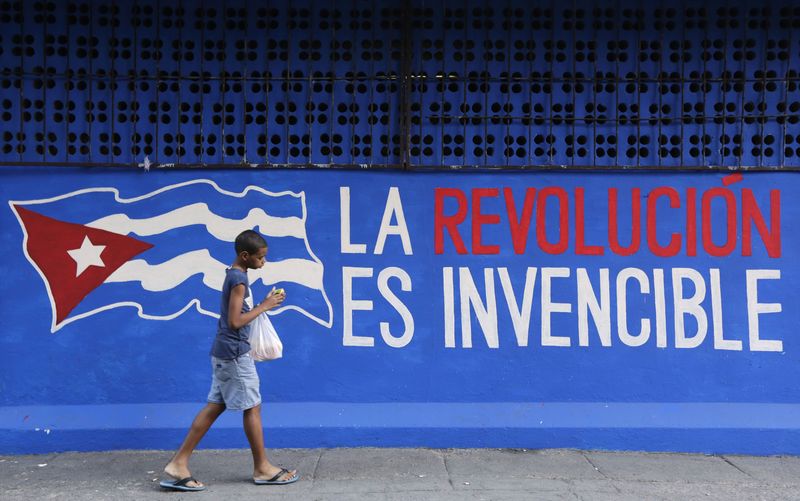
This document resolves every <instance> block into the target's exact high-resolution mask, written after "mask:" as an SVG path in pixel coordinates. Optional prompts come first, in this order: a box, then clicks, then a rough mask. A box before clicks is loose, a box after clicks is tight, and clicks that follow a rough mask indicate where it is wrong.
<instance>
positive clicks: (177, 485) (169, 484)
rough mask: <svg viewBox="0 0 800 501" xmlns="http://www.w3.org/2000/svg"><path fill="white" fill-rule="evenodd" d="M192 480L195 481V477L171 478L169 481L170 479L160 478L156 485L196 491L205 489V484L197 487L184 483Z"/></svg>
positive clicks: (174, 489) (175, 489)
mask: <svg viewBox="0 0 800 501" xmlns="http://www.w3.org/2000/svg"><path fill="white" fill-rule="evenodd" d="M192 481H194V482H197V479H195V478H194V477H186V478H182V479H180V480H172V481H170V480H162V481H161V482H159V484H158V485H160V486H161V487H163V488H165V489H172V490H173V491H187V492H196V491H204V490H206V486H205V485H201V486H199V487H189V486H188V485H186V484H188V483H189V482H192Z"/></svg>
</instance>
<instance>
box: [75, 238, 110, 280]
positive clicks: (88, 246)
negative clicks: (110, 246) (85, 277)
mask: <svg viewBox="0 0 800 501" xmlns="http://www.w3.org/2000/svg"><path fill="white" fill-rule="evenodd" d="M105 248H106V246H105V245H94V244H93V243H92V241H91V240H89V237H88V236H86V237H83V243H82V244H81V248H80V249H72V250H68V251H67V253H68V254H69V256H70V257H71V258H72V259H74V260H75V264H77V265H78V269H77V271H76V272H75V276H76V277H79V276H80V275H81V273H83V272H84V271H86V268H88V267H89V266H100V267H104V266H105V265H106V264H105V263H104V262H103V260H102V259H101V258H100V254H102V253H103V249H105Z"/></svg>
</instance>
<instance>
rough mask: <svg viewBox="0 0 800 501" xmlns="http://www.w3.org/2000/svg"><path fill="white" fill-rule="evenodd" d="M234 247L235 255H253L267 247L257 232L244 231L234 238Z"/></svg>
mask: <svg viewBox="0 0 800 501" xmlns="http://www.w3.org/2000/svg"><path fill="white" fill-rule="evenodd" d="M234 245H235V247H236V254H237V255H238V254H241V253H242V252H247V253H249V254H255V253H256V252H258V250H259V249H261V248H264V247H266V246H267V241H266V240H264V237H262V236H261V235H259V234H258V232H255V231H253V230H244V231H243V232H241V233H239V236H237V237H236V243H235V244H234Z"/></svg>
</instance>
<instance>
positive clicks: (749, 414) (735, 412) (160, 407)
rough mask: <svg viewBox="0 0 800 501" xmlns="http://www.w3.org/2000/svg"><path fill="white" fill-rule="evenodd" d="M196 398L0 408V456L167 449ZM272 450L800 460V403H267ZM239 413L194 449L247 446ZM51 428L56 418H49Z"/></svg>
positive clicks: (189, 418) (265, 414)
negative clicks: (478, 450)
mask: <svg viewBox="0 0 800 501" xmlns="http://www.w3.org/2000/svg"><path fill="white" fill-rule="evenodd" d="M203 405H204V404H203V403H167V404H158V403H148V404H109V405H56V406H20V407H0V454H26V453H27V454H29V453H48V452H60V451H95V450H112V449H165V450H169V449H175V448H177V447H178V446H179V445H180V443H181V441H182V440H183V437H184V435H185V433H186V430H187V428H188V427H189V425H190V424H191V422H192V420H193V419H194V416H195V414H196V413H197V412H198V411H199V410H200V409H201V408H202V407H203ZM262 414H263V420H264V428H265V439H266V443H267V446H268V447H269V448H287V447H288V448H293V447H300V448H319V447H358V446H375V447H440V448H451V447H498V448H503V447H509V448H528V449H542V448H577V449H605V450H644V451H668V452H698V453H715V454H722V453H726V454H756V455H772V454H793V455H800V406H798V405H796V404H766V403H764V404H759V403H716V402H705V403H702V402H695V403H688V402H684V403H681V402H649V403H642V402H640V403H626V402H616V403H612V402H608V403H606V402H492V403H486V402H483V403H469V402H460V403H459V402H438V403H414V402H396V403H389V402H384V403H346V402H282V403H267V404H265V405H264V407H263V409H262ZM241 422H242V419H241V412H226V413H224V414H223V415H222V416H220V418H219V419H218V420H217V422H216V423H215V424H214V427H212V429H211V431H210V432H209V434H208V435H207V436H206V437H205V439H204V440H203V442H202V443H201V446H202V447H204V448H214V449H228V448H247V447H248V444H247V441H246V439H245V435H244V432H243V430H242V425H241ZM54 423H57V424H54Z"/></svg>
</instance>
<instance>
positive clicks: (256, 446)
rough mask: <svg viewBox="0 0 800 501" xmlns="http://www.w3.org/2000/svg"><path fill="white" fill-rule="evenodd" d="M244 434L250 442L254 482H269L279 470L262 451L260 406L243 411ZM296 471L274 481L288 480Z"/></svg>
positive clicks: (262, 435)
mask: <svg viewBox="0 0 800 501" xmlns="http://www.w3.org/2000/svg"><path fill="white" fill-rule="evenodd" d="M242 420H243V424H244V433H245V435H247V441H248V442H250V450H251V451H252V452H253V478H254V479H255V480H269V479H271V478H272V477H274V476H275V475H277V474H278V473H279V472H280V471H281V469H280V468H278V467H277V466H275V465H273V464H272V463H270V462H269V459H267V452H266V451H265V450H264V428H263V427H262V426H261V405H260V404H259V405H257V406H255V407H253V408H251V409H247V410H246V411H244V416H243V417H242ZM295 473H297V471H296V470H291V471H290V472H289V473H284V474H283V475H282V476H281V477H280V478H278V479H276V480H288V479H289V478H291V477H292V476H293V475H294V474H295Z"/></svg>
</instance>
